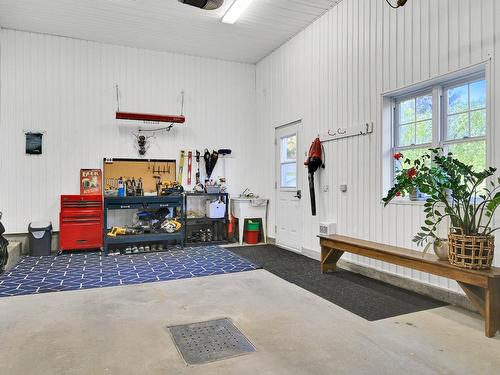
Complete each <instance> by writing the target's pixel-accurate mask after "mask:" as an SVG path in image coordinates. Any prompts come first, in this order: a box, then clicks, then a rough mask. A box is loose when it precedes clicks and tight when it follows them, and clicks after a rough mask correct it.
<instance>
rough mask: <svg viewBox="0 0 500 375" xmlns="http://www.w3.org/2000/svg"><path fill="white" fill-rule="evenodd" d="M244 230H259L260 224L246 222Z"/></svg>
mask: <svg viewBox="0 0 500 375" xmlns="http://www.w3.org/2000/svg"><path fill="white" fill-rule="evenodd" d="M246 230H256V231H259V230H260V222H258V221H252V220H248V222H247V227H246Z"/></svg>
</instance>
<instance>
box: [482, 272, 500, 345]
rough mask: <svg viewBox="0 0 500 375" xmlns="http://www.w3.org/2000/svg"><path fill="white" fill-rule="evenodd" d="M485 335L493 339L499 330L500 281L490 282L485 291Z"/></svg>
mask: <svg viewBox="0 0 500 375" xmlns="http://www.w3.org/2000/svg"><path fill="white" fill-rule="evenodd" d="M484 319H485V321H486V325H485V333H486V336H488V337H494V336H495V335H496V334H497V331H499V330H500V281H499V280H494V281H491V282H490V287H489V288H488V289H486V290H485V317H484Z"/></svg>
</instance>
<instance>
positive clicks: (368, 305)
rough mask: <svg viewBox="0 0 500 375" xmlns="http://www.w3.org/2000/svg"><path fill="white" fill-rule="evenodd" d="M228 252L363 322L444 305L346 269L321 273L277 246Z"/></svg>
mask: <svg viewBox="0 0 500 375" xmlns="http://www.w3.org/2000/svg"><path fill="white" fill-rule="evenodd" d="M227 250H230V251H232V252H234V253H236V254H237V255H239V256H241V257H243V258H246V259H248V260H249V261H251V262H252V263H254V264H256V265H258V266H261V267H262V268H264V269H265V270H267V271H269V272H271V273H273V274H275V275H277V276H279V277H280V278H282V279H284V280H286V281H288V282H291V283H293V284H296V285H298V286H300V287H301V288H304V289H306V290H308V291H310V292H311V293H314V294H316V295H318V296H320V297H322V298H324V299H326V300H328V301H330V302H332V303H334V304H336V305H338V306H340V307H342V308H344V309H346V310H349V311H350V312H352V313H354V314H356V315H359V316H361V317H362V318H365V319H366V320H370V321H374V320H379V319H386V318H390V317H393V316H398V315H403V314H409V313H413V312H417V311H422V310H428V309H433V308H436V307H442V306H446V303H443V302H440V301H437V300H434V299H432V298H429V297H426V296H422V295H420V294H417V293H414V292H410V291H408V290H405V289H402V288H398V287H395V286H392V285H390V284H386V283H383V282H381V281H378V280H374V279H370V278H369V277H365V276H362V275H359V274H356V273H353V272H349V271H346V270H342V269H339V271H337V272H335V273H326V274H322V273H321V272H320V266H319V261H317V260H314V259H311V258H308V257H305V256H302V255H300V254H296V253H293V252H291V251H287V250H283V249H281V248H279V247H276V246H272V245H266V246H245V247H232V248H228V249H227Z"/></svg>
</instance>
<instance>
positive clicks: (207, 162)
mask: <svg viewBox="0 0 500 375" xmlns="http://www.w3.org/2000/svg"><path fill="white" fill-rule="evenodd" d="M203 160H205V172H206V178H205V179H206V180H208V179H210V173H211V172H210V151H208V149H207V148H206V149H205V152H204V153H203Z"/></svg>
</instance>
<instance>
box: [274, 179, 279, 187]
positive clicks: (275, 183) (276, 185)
mask: <svg viewBox="0 0 500 375" xmlns="http://www.w3.org/2000/svg"><path fill="white" fill-rule="evenodd" d="M277 188H278V181H274V189H277Z"/></svg>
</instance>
